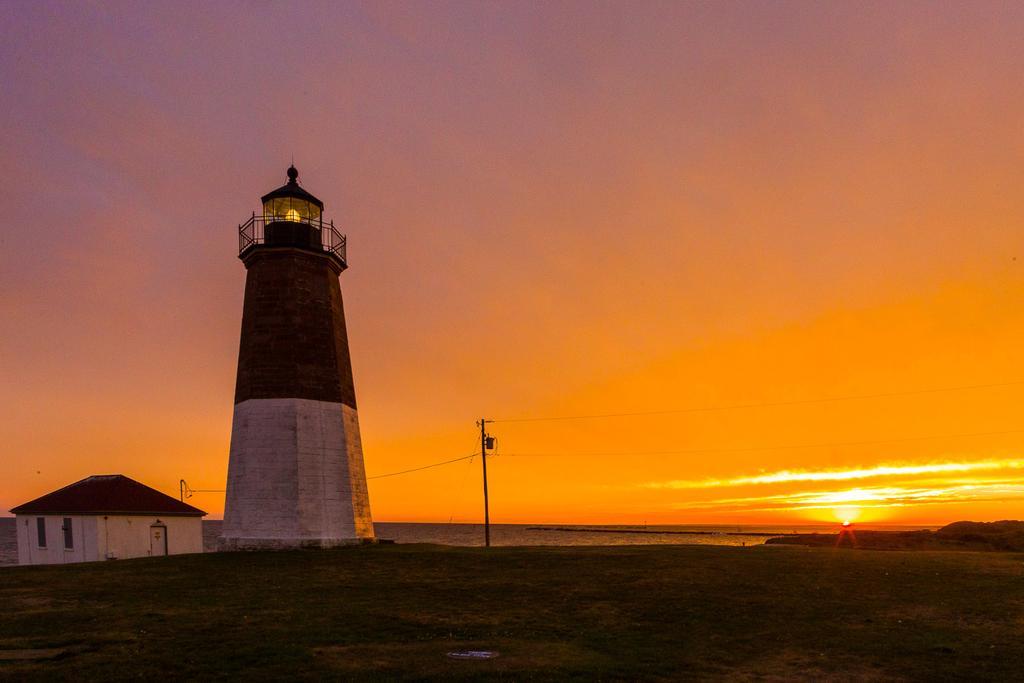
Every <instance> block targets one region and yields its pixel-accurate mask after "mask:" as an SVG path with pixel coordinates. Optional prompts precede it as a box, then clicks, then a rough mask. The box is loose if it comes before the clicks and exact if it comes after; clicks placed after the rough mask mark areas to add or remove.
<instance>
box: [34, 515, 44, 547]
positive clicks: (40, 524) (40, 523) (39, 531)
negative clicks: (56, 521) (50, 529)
mask: <svg viewBox="0 0 1024 683" xmlns="http://www.w3.org/2000/svg"><path fill="white" fill-rule="evenodd" d="M36 535H37V536H38V537H39V547H40V548H45V547H46V518H45V517H36Z"/></svg>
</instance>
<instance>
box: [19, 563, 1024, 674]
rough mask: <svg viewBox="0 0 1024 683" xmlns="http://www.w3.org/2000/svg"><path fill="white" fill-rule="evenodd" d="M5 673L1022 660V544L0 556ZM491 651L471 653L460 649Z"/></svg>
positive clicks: (491, 670)
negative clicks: (479, 655)
mask: <svg viewBox="0 0 1024 683" xmlns="http://www.w3.org/2000/svg"><path fill="white" fill-rule="evenodd" d="M0 605H2V612H0V678H7V679H24V678H26V677H33V678H37V677H52V678H68V677H74V678H104V679H126V678H139V677H142V678H149V679H155V678H169V677H173V678H184V677H189V678H195V677H198V678H203V679H207V678H214V677H240V676H245V677H249V678H265V679H269V678H297V677H298V678H324V677H334V678H344V679H352V678H363V679H382V678H387V679H395V678H425V677H445V678H485V677H495V678H498V677H506V678H514V679H524V678H531V679H560V678H572V677H575V678H579V679H586V680H593V679H596V678H603V679H654V678H673V679H678V678H721V677H731V678H741V679H743V678H747V679H757V678H764V679H772V678H805V679H820V678H822V677H829V676H831V677H833V678H836V679H844V680H845V679H855V680H865V679H867V680H870V679H893V678H905V679H928V680H936V679H947V680H949V679H969V678H973V679H989V680H998V679H1002V680H1008V679H1017V678H1019V677H1020V676H1021V675H1022V671H1024V669H1022V666H1024V555H1019V554H998V553H968V552H956V553H940V552H935V553H932V552H870V551H849V550H830V549H820V548H799V547H755V548H730V547H709V546H703V547H698V546H691V547H686V546H676V547H672V546H668V547H666V546H657V547H655V546H631V547H616V548H580V547H565V548H492V549H490V550H485V549H481V548H442V547H434V546H379V547H359V548H349V549H342V550H337V551H328V552H288V553H245V554H209V555H191V556H179V557H172V558H160V559H143V560H125V561H118V562H109V563H96V564H85V565H69V566H59V567H19V568H11V569H4V570H2V571H0ZM465 648H475V649H494V650H498V651H499V652H500V653H501V654H500V656H499V657H498V658H496V659H493V660H487V661H456V660H452V659H449V658H448V657H446V653H447V652H448V651H450V650H455V649H465Z"/></svg>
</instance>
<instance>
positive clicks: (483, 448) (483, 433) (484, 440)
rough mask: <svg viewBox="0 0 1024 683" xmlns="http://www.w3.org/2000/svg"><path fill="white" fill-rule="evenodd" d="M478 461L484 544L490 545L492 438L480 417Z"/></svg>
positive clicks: (484, 420)
mask: <svg viewBox="0 0 1024 683" xmlns="http://www.w3.org/2000/svg"><path fill="white" fill-rule="evenodd" d="M478 424H479V425H480V462H482V463H483V466H484V546H485V547H487V548H490V547H491V510H490V504H489V503H488V501H487V447H488V446H491V447H493V444H494V439H492V438H491V437H489V436H487V420H486V419H484V418H482V417H481V418H480V422H479V423H478Z"/></svg>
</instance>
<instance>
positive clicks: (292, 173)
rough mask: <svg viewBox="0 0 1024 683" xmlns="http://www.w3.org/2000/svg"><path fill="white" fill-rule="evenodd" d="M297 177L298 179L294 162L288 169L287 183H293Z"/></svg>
mask: <svg viewBox="0 0 1024 683" xmlns="http://www.w3.org/2000/svg"><path fill="white" fill-rule="evenodd" d="M298 177H299V171H298V169H297V168H295V162H294V161H293V162H292V165H291V166H289V167H288V182H289V183H294V182H295V179H296V178H298Z"/></svg>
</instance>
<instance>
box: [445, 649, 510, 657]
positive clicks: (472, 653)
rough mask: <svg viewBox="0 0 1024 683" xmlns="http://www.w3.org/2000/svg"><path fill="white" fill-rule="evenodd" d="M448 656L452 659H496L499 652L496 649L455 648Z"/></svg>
mask: <svg viewBox="0 0 1024 683" xmlns="http://www.w3.org/2000/svg"><path fill="white" fill-rule="evenodd" d="M448 656H449V657H451V658H452V659H494V658H495V657H497V656H498V653H497V652H495V651H494V650H454V651H452V652H449V653H448Z"/></svg>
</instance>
